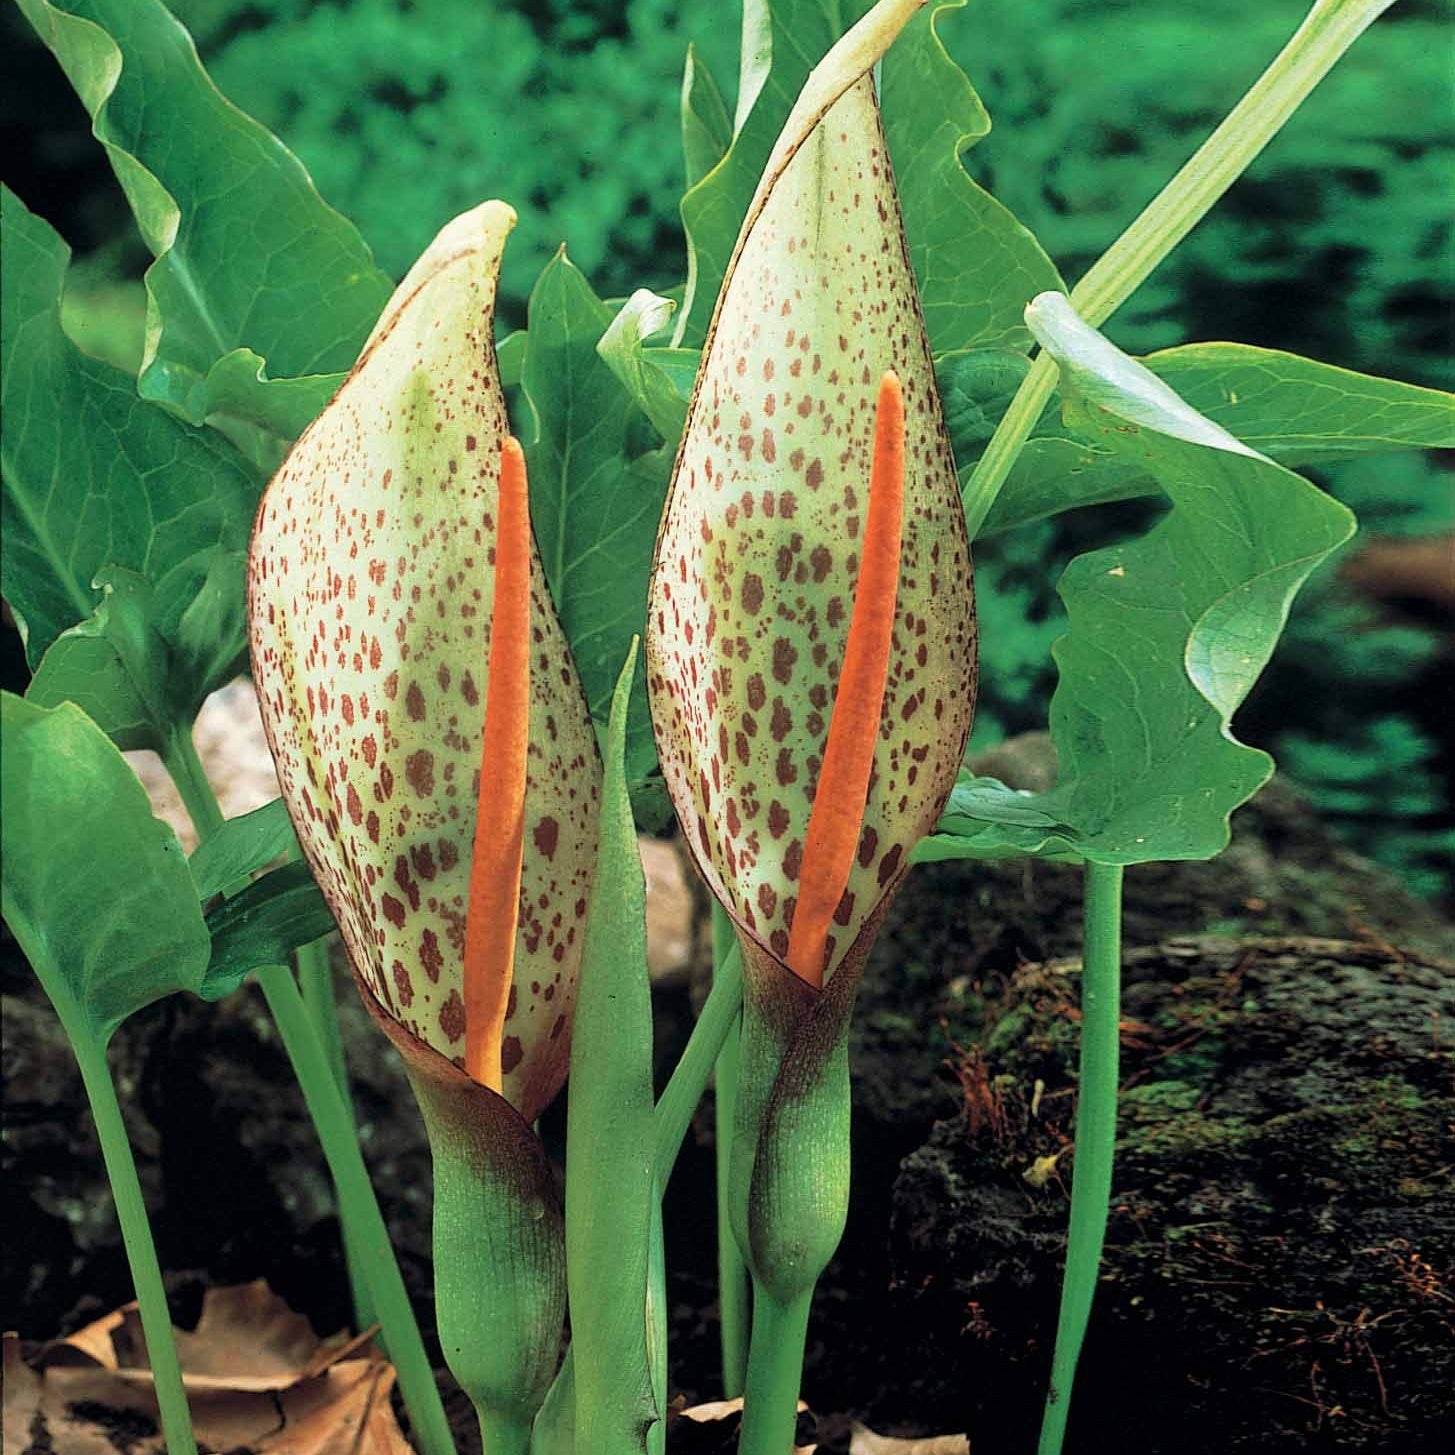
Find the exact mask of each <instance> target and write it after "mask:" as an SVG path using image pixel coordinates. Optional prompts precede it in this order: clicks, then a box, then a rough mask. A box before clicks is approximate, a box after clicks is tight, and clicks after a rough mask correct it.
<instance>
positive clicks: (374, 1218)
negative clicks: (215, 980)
mask: <svg viewBox="0 0 1455 1455" xmlns="http://www.w3.org/2000/svg"><path fill="white" fill-rule="evenodd" d="M162 761H163V762H164V763H165V764H166V767H167V771H168V772H169V773H170V774H171V776H172V781H173V782H174V783H175V784H176V785H177V792H178V793H179V794H180V795H181V798H182V802H183V804H184V806H185V807H186V809H187V813H188V815H189V816H190V817H191V819H192V824H193V827H194V828H195V829H196V830H197V833H198V836H199V838H202V839H205V838H206V837H207V836H208V835H209V834H212V833H214V832H216V830H217V829H219V828H221V827H222V824H223V821H224V820H223V815H222V809H221V807H220V806H219V805H218V802H217V795H216V794H215V793H214V792H213V791H212V785H211V783H210V782H209V781H208V779H207V774H206V772H205V771H204V769H203V767H202V761H201V759H200V758H198V756H197V749H196V747H195V745H194V744H193V741H192V734H191V732H190V731H189V730H188V729H187V728H186V727H185V726H183V727H179V728H178V729H177V731H176V732H175V733H173V735H172V738H171V740H170V741H169V742H168V744H167V750H166V752H165V753H164V754H163V758H162ZM257 979H258V983H259V984H260V985H261V986H262V987H263V994H264V996H265V998H266V999H267V1002H268V1009H269V1011H270V1012H271V1013H272V1016H273V1020H274V1023H275V1024H276V1025H277V1027H278V1034H279V1035H280V1036H281V1037H282V1040H283V1045H284V1048H285V1049H286V1051H287V1053H288V1059H289V1061H291V1062H292V1065H293V1072H294V1075H295V1076H296V1077H297V1078H298V1085H299V1088H300V1089H301V1090H302V1092H303V1100H304V1102H305V1104H306V1105H307V1107H308V1112H309V1116H310V1117H311V1118H312V1120H313V1126H314V1130H315V1131H316V1132H317V1134H318V1140H319V1144H320V1146H321V1147H322V1148H323V1156H324V1160H325V1161H326V1162H327V1163H328V1168H329V1172H330V1173H331V1175H332V1177H333V1183H334V1189H335V1192H336V1194H337V1197H338V1207H339V1224H340V1226H341V1227H342V1229H343V1230H344V1247H345V1253H346V1255H349V1254H350V1253H351V1255H352V1257H353V1258H354V1259H355V1260H356V1263H357V1266H358V1268H360V1269H361V1270H362V1273H363V1283H364V1286H365V1289H366V1291H367V1294H368V1298H367V1303H368V1304H369V1305H371V1306H372V1309H373V1312H374V1314H375V1315H376V1316H377V1318H378V1321H379V1327H380V1333H379V1337H380V1342H381V1343H382V1344H383V1345H384V1346H385V1348H386V1349H387V1350H388V1353H389V1358H390V1360H391V1361H392V1362H393V1364H394V1368H395V1371H396V1372H397V1374H398V1376H399V1392H400V1394H401V1395H402V1396H403V1398H404V1403H405V1405H406V1407H407V1408H408V1410H409V1418H410V1422H411V1424H412V1425H413V1427H414V1432H415V1437H416V1439H417V1440H418V1443H419V1445H420V1448H421V1450H422V1451H423V1452H424V1455H455V1442H454V1438H453V1436H452V1435H451V1434H450V1426H449V1421H448V1420H447V1419H446V1418H445V1410H444V1404H443V1403H442V1402H441V1400H440V1393H439V1389H438V1387H437V1386H436V1385H435V1382H434V1370H433V1369H432V1368H431V1367H430V1362H429V1358H428V1356H427V1355H426V1354H425V1352H424V1341H423V1340H422V1339H421V1338H420V1334H419V1324H418V1322H417V1321H416V1319H415V1317H414V1309H413V1308H412V1307H411V1306H410V1303H409V1295H408V1294H407V1293H406V1292H405V1289H404V1279H403V1277H402V1276H401V1275H400V1272H399V1263H398V1260H397V1259H396V1258H395V1256H394V1248H393V1245H392V1244H391V1243H390V1241H389V1232H388V1229H387V1228H386V1227H385V1226H384V1217H383V1214H382V1213H381V1212H380V1211H379V1203H378V1200H377V1199H376V1198H375V1196H374V1188H373V1184H372V1183H371V1182H370V1181H369V1173H368V1169H367V1168H366V1167H365V1165H364V1156H363V1153H362V1152H361V1151H360V1149H359V1136H358V1130H357V1128H356V1127H355V1125H354V1119H353V1112H352V1110H351V1108H350V1106H349V1104H348V1102H347V1100H346V1098H345V1096H344V1094H342V1092H341V1088H340V1083H339V1081H338V1079H337V1074H338V1073H337V1072H336V1070H335V1064H334V1063H333V1062H332V1061H331V1059H330V1056H329V1053H328V1050H327V1049H326V1047H325V1044H324V1042H323V1041H322V1040H321V1039H320V1037H319V1035H318V1032H317V1030H316V1029H315V1026H314V1022H313V1020H312V1018H311V1017H310V1015H309V1012H308V1009H307V1007H306V1005H305V1004H304V1000H303V997H302V995H301V994H300V993H299V990H298V986H297V984H296V983H295V982H294V980H293V975H292V972H291V971H290V970H289V969H288V968H287V967H286V966H277V967H274V968H272V969H268V970H262V971H259V972H258V976H257ZM314 995H315V998H317V996H318V989H317V987H316V986H315V987H314ZM329 996H330V1000H331V999H332V990H331V988H330V991H329ZM341 1055H342V1053H341V1052H340V1064H341ZM351 1243H352V1250H351V1249H350V1244H351ZM354 1266H355V1264H354V1263H351V1264H350V1268H351V1270H352V1269H353V1267H354ZM351 1277H352V1271H351ZM371 1322H372V1320H371Z"/></svg>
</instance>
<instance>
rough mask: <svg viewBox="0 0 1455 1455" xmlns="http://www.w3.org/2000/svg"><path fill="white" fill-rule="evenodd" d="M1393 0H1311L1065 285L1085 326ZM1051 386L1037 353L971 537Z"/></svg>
mask: <svg viewBox="0 0 1455 1455" xmlns="http://www.w3.org/2000/svg"><path fill="white" fill-rule="evenodd" d="M1393 3H1394V0H1316V3H1315V4H1314V6H1313V8H1312V9H1311V10H1310V11H1309V13H1308V16H1307V18H1306V19H1305V20H1304V22H1303V24H1302V25H1301V26H1299V28H1298V30H1297V31H1296V32H1295V33H1294V35H1293V36H1292V38H1291V39H1290V40H1289V42H1288V44H1287V45H1286V46H1284V48H1283V49H1282V50H1281V51H1280V52H1279V53H1278V56H1277V57H1276V58H1275V59H1274V61H1273V63H1272V64H1271V65H1270V66H1269V67H1268V69H1267V70H1266V71H1264V73H1263V74H1262V75H1261V76H1260V77H1259V78H1258V80H1257V81H1255V82H1254V84H1253V86H1252V88H1251V89H1250V90H1249V91H1248V93H1247V94H1246V95H1245V96H1244V97H1243V99H1242V100H1241V101H1240V102H1238V104H1237V105H1236V106H1235V107H1234V108H1233V109H1232V111H1230V112H1229V113H1228V115H1227V117H1226V118H1225V119H1224V121H1223V122H1222V124H1221V125H1220V126H1218V128H1217V129H1216V130H1215V131H1214V132H1213V134H1212V135H1211V136H1210V137H1208V139H1207V140H1206V141H1205V142H1204V143H1203V144H1202V146H1200V147H1199V148H1198V149H1197V151H1196V152H1195V153H1194V154H1193V155H1192V157H1190V158H1189V159H1188V161H1187V163H1186V164H1185V165H1184V166H1183V167H1182V169H1181V171H1179V172H1178V173H1177V175H1176V176H1175V177H1173V179H1172V180H1171V181H1170V182H1169V183H1168V184H1167V185H1166V186H1165V187H1164V188H1163V189H1162V191H1161V192H1159V193H1158V194H1157V196H1156V197H1155V198H1153V200H1152V201H1151V202H1150V203H1149V204H1148V205H1147V206H1146V208H1144V209H1143V211H1142V213H1141V215H1140V216H1139V217H1138V218H1137V219H1136V221H1135V222H1133V223H1132V225H1131V226H1130V227H1128V228H1127V230H1126V231H1125V232H1124V233H1122V235H1121V236H1120V237H1119V238H1118V239H1117V240H1116V241H1115V242H1114V243H1113V244H1112V245H1111V247H1109V248H1108V249H1107V250H1106V252H1105V253H1103V254H1102V256H1101V257H1100V258H1099V259H1098V260H1097V261H1096V262H1095V263H1093V264H1092V266H1091V268H1090V269H1089V270H1088V271H1087V273H1086V276H1085V277H1084V278H1082V279H1081V281H1080V282H1079V283H1078V284H1077V285H1076V286H1075V288H1073V289H1072V290H1071V302H1072V303H1073V304H1074V305H1075V306H1076V311H1077V312H1078V313H1079V314H1080V315H1081V316H1082V318H1084V319H1085V320H1086V321H1087V322H1088V323H1091V324H1096V325H1100V324H1102V323H1104V322H1105V321H1106V320H1107V319H1108V318H1110V317H1111V315H1112V314H1113V313H1115V312H1116V310H1117V309H1118V308H1120V307H1121V305H1122V304H1123V303H1125V302H1126V301H1127V299H1128V298H1130V297H1131V296H1132V294H1133V293H1134V292H1135V291H1136V290H1137V289H1138V288H1139V287H1140V286H1141V285H1142V284H1143V283H1144V282H1145V281H1146V280H1147V278H1148V277H1149V276H1150V275H1151V273H1152V271H1153V270H1154V269H1155V268H1156V267H1157V265H1158V264H1159V263H1161V262H1162V260H1163V259H1164V258H1165V257H1166V256H1167V255H1168V253H1170V252H1171V251H1172V250H1173V248H1175V247H1176V246H1177V245H1178V243H1180V242H1181V241H1182V239H1183V238H1185V237H1186V236H1187V234H1188V233H1189V232H1191V231H1192V229H1193V228H1194V227H1195V226H1196V225H1197V224H1198V223H1199V222H1200V221H1201V220H1202V218H1203V217H1204V216H1205V215H1206V214H1207V213H1208V211H1209V210H1210V209H1211V208H1212V207H1213V205H1214V204H1215V203H1216V202H1217V201H1218V200H1219V198H1221V197H1222V195H1223V193H1224V192H1226V191H1227V190H1228V188H1229V187H1230V186H1232V184H1233V183H1234V182H1235V181H1237V179H1238V178H1239V177H1240V176H1242V174H1243V173H1244V172H1245V171H1246V170H1247V169H1248V167H1249V166H1250V165H1251V164H1252V162H1253V160H1254V159H1255V158H1256V157H1257V156H1258V154H1259V153H1260V152H1261V151H1262V150H1263V148H1264V147H1266V146H1267V145H1268V143H1269V142H1270V141H1272V140H1273V138H1274V137H1275V136H1276V135H1277V134H1278V132H1279V130H1280V128H1281V127H1282V126H1283V124H1284V122H1286V121H1287V120H1288V118H1289V117H1290V116H1292V115H1293V113H1294V112H1295V111H1296V110H1297V109H1298V107H1299V106H1300V105H1301V104H1302V102H1303V101H1304V99H1305V98H1306V97H1307V96H1308V94H1309V93H1310V92H1311V91H1312V90H1313V89H1314V87H1315V86H1317V85H1318V84H1319V82H1320V81H1322V80H1323V78H1324V77H1325V76H1326V75H1328V73H1329V71H1330V70H1331V69H1332V68H1333V66H1334V64H1335V62H1337V61H1338V59H1339V58H1340V57H1341V56H1342V55H1343V54H1344V52H1345V51H1347V50H1348V49H1349V47H1350V46H1351V45H1353V44H1354V42H1355V41H1356V40H1357V39H1358V38H1359V37H1360V36H1361V35H1362V34H1363V33H1364V31H1365V30H1366V29H1368V27H1369V26H1370V25H1371V24H1372V23H1373V22H1374V21H1375V20H1376V19H1377V18H1378V17H1379V16H1380V15H1381V14H1382V13H1383V12H1384V11H1385V10H1388V9H1389V7H1390V6H1391V5H1392V4H1393ZM1055 385H1056V369H1055V365H1054V364H1052V363H1050V361H1049V360H1047V359H1046V358H1045V357H1044V356H1043V357H1041V358H1039V359H1037V360H1036V363H1035V365H1034V366H1033V367H1032V369H1031V371H1030V373H1029V374H1027V375H1026V377H1025V379H1024V380H1023V381H1022V382H1021V386H1020V388H1019V389H1018V390H1017V391H1016V395H1015V398H1014V399H1013V400H1012V401H1011V405H1010V408H1009V409H1008V410H1007V411H1006V413H1005V415H1004V417H1003V418H1002V419H1001V421H1000V424H999V425H998V426H997V428H996V431H995V434H994V435H993V436H992V437H991V440H990V443H989V444H988V445H987V446H986V448H985V453H984V454H983V455H982V456H981V457H980V462H979V464H977V465H976V467H975V472H974V474H973V475H972V476H971V478H970V483H969V484H968V485H967V486H966V488H965V515H966V519H967V521H968V523H969V527H970V536H971V539H972V540H973V539H974V537H975V535H976V533H977V532H978V531H979V529H980V527H981V526H982V525H984V523H985V519H986V517H987V516H988V515H989V514H990V509H991V507H992V506H993V505H994V504H995V499H996V496H997V495H999V493H1000V489H1001V486H1003V485H1004V484H1005V481H1006V477H1007V476H1008V475H1009V474H1010V471H1011V467H1012V466H1013V465H1014V464H1015V461H1016V457H1017V455H1019V453H1020V450H1021V446H1022V445H1024V444H1025V442H1026V440H1028V439H1029V438H1030V434H1031V431H1032V430H1033V429H1034V428H1035V427H1036V424H1037V422H1038V421H1039V420H1040V417H1041V414H1042V411H1043V410H1044V409H1045V407H1046V403H1047V401H1048V400H1049V399H1050V397H1051V394H1052V392H1053V391H1054V389H1055Z"/></svg>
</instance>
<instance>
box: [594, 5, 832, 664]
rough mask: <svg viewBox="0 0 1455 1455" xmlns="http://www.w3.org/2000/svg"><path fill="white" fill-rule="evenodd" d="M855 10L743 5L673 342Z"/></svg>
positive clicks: (709, 305) (698, 326) (696, 339)
mask: <svg viewBox="0 0 1455 1455" xmlns="http://www.w3.org/2000/svg"><path fill="white" fill-rule="evenodd" d="M858 8H860V7H858V6H851V5H848V4H840V3H839V0H745V4H744V7H743V29H744V36H745V40H744V45H743V56H744V66H743V72H742V74H741V75H740V76H739V78H738V114H737V117H736V119H735V125H734V132H733V139H732V145H731V146H730V147H729V148H728V150H727V154H726V155H725V156H724V157H723V158H722V160H721V161H720V162H719V163H718V164H717V165H716V166H715V167H714V168H713V169H712V170H711V171H710V172H708V174H707V175H706V176H705V177H703V178H702V180H701V181H700V182H698V183H697V184H696V185H695V186H694V187H692V188H691V189H690V190H689V191H688V193H687V194H686V196H684V197H683V199H682V226H683V228H684V230H685V231H686V233H687V259H688V272H687V276H688V284H687V296H686V298H685V300H684V302H683V307H682V311H681V313H680V314H679V315H678V320H677V332H676V334H675V335H674V338H673V342H674V343H676V344H679V345H683V344H685V345H688V346H690V347H692V348H697V347H699V346H700V345H701V343H702V340H703V338H704V336H705V335H706V333H707V323H708V320H709V318H711V316H712V309H713V305H714V303H715V302H716V301H717V295H718V290H719V289H720V288H721V287H722V280H723V276H724V274H725V273H726V272H727V265H728V259H729V258H730V257H731V256H732V251H733V244H734V243H735V242H736V241H737V236H738V230H739V228H741V226H742V223H743V218H744V217H745V216H746V215H747V211H748V204H749V203H750V202H751V201H752V198H753V192H754V190H755V189H756V187H757V185H758V178H759V176H760V175H761V174H762V171H763V168H764V166H765V164H766V163H767V161H768V156H769V153H770V152H771V151H772V148H773V143H774V141H775V139H776V138H777V136H778V133H779V131H780V130H782V127H783V123H784V122H785V121H786V120H787V119H788V113H789V111H790V110H791V109H792V107H793V103H794V101H795V100H796V99H797V97H798V93H799V91H800V90H801V89H802V88H803V83H804V81H805V80H807V78H808V73H809V71H810V70H811V69H812V68H813V65H814V63H815V62H816V61H817V60H818V59H819V57H820V56H822V55H823V54H824V52H825V51H827V50H828V48H829V47H830V46H831V45H832V44H833V43H834V41H835V40H837V39H838V37H839V35H840V34H841V33H842V31H843V29H844V27H845V24H846V23H847V21H848V20H849V19H852V15H851V14H846V13H845V12H846V11H849V10H851V9H853V10H857V9H858ZM615 660H617V661H620V660H621V653H618V654H617V657H616V659H615Z"/></svg>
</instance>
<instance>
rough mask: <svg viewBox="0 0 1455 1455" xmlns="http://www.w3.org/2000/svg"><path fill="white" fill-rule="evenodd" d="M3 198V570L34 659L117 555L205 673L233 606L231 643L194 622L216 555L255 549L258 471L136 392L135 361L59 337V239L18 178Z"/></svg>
mask: <svg viewBox="0 0 1455 1455" xmlns="http://www.w3.org/2000/svg"><path fill="white" fill-rule="evenodd" d="M3 209H4V224H3V228H4V249H3V251H4V260H3V266H4V273H3V293H4V297H3V336H4V337H3V345H0V352H3V371H4V395H3V411H4V421H3V463H4V495H3V505H0V526H3V531H0V579H3V588H4V592H5V596H6V599H7V600H8V601H9V602H10V604H11V606H12V607H13V608H14V610H15V612H16V615H17V616H18V617H19V618H20V620H21V623H22V630H23V632H24V634H25V647H26V655H27V657H28V659H29V661H30V664H31V666H32V667H37V666H39V664H40V661H41V658H42V656H43V655H44V654H45V652H46V650H47V648H49V647H50V646H51V644H52V643H53V642H54V641H55V640H56V638H57V637H59V636H60V634H61V633H62V632H63V631H65V630H66V629H67V628H68V627H71V626H75V625H76V624H77V623H79V622H83V621H85V620H86V619H87V618H88V617H90V615H91V613H92V611H93V610H94V609H95V608H96V607H97V606H98V605H99V603H100V601H101V588H100V587H99V586H97V585H96V584H94V583H95V582H96V578H97V574H98V573H99V572H100V571H101V570H102V569H103V568H105V567H108V566H118V567H122V568H124V569H126V570H130V571H135V572H137V573H138V574H140V575H143V576H145V577H146V578H147V580H148V581H149V582H150V583H151V587H152V602H151V608H150V610H151V619H152V622H153V624H154V625H155V626H156V628H157V630H158V631H160V632H161V634H162V635H163V636H164V637H166V638H167V639H168V640H169V641H170V642H171V643H172V645H173V646H174V647H175V648H176V649H177V651H178V653H179V654H180V655H181V656H182V657H183V658H184V659H189V660H190V661H191V668H189V678H190V679H191V680H192V682H193V685H194V686H200V685H201V682H202V681H203V680H205V679H207V678H208V677H209V674H210V673H211V672H213V671H215V662H214V664H213V666H212V667H211V668H209V667H206V666H202V665H201V663H200V661H199V660H198V656H197V654H199V653H201V652H202V649H203V639H204V638H210V640H209V641H208V642H207V644H206V645H207V649H208V650H209V651H213V652H217V651H220V652H221V653H222V655H223V656H231V657H236V655H237V652H238V650H239V648H240V646H241V640H240V637H239V636H238V626H239V623H238V622H237V621H236V620H235V616H236V613H235V611H234V614H233V615H234V620H233V624H232V626H231V628H230V630H231V644H230V645H228V644H227V643H226V642H224V641H223V640H222V638H221V636H220V635H219V633H218V632H217V631H215V630H213V629H212V628H211V627H209V629H208V630H207V631H201V632H198V631H196V630H193V628H196V627H197V625H198V622H197V616H198V613H202V614H207V613H208V612H210V610H211V608H210V607H209V606H208V604H207V602H208V600H210V599H211V596H212V591H211V587H213V586H215V585H216V584H217V579H218V577H217V570H218V562H219V557H220V556H227V555H232V556H233V557H234V559H236V556H237V554H238V553H240V552H241V551H243V550H244V549H245V548H246V545H247V536H248V529H249V526H250V524H251V522H252V515H253V509H254V506H255V503H256V498H257V487H256V485H255V483H254V479H253V476H252V474H251V472H250V471H249V470H248V468H247V466H246V465H245V464H244V462H243V460H242V458H241V457H240V456H239V455H238V453H237V451H236V450H234V449H233V448H232V447H231V446H230V445H228V444H227V442H226V441H225V440H222V439H220V438H219V437H218V436H217V435H216V434H215V433H214V432H213V431H210V430H201V429H194V428H191V427H190V426H188V425H186V424H184V423H182V422H181V421H180V420H178V419H176V418H174V417H173V416H172V415H170V414H168V413H167V412H166V411H165V410H162V409H159V408H157V407H156V406H155V405H151V404H148V403H146V402H145V401H143V400H141V399H139V398H138V397H137V394H136V390H135V388H134V386H133V381H132V380H131V379H130V378H129V377H128V376H127V375H126V374H124V373H122V372H121V371H120V370H118V369H114V368H112V367H111V366H110V365H109V364H103V363H100V362H99V361H97V360H96V359H92V358H89V357H87V356H86V355H85V354H82V353H81V352H80V351H79V350H78V349H77V348H76V347H75V346H74V345H73V344H72V343H71V342H70V340H69V339H67V338H66V337H65V335H64V334H63V333H62V332H61V325H60V297H61V290H62V287H63V284H64V280H65V272H66V260H67V257H68V250H67V248H66V245H65V244H64V243H63V242H62V241H61V240H60V238H59V237H57V235H56V234H55V232H54V231H53V230H52V229H51V228H50V226H49V225H48V224H47V223H45V222H44V221H43V220H42V219H41V218H39V217H36V216H35V215H34V214H33V213H31V212H29V211H27V210H26V208H25V206H24V205H23V204H22V203H21V202H20V201H19V200H18V199H17V198H16V197H15V195H14V194H13V193H11V192H9V191H6V192H5V193H4V197H3ZM234 600H235V590H234ZM199 603H200V604H199ZM189 612H190V613H192V615H191V616H190V617H189V615H188V613H189ZM189 623H190V627H189V625H188V624H189ZM96 631H97V633H98V634H104V627H103V626H102V625H101V624H97V626H96Z"/></svg>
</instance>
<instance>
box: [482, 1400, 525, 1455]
mask: <svg viewBox="0 0 1455 1455" xmlns="http://www.w3.org/2000/svg"><path fill="white" fill-rule="evenodd" d="M480 1440H481V1443H482V1445H483V1450H482V1452H481V1455H530V1421H529V1420H518V1419H513V1418H512V1417H511V1416H509V1415H493V1414H489V1413H487V1412H486V1411H484V1410H482V1411H481V1412H480Z"/></svg>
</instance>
